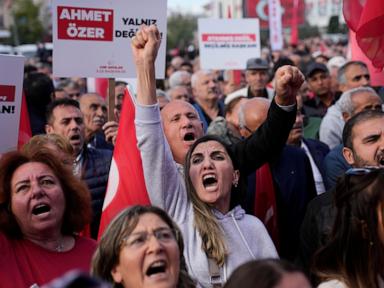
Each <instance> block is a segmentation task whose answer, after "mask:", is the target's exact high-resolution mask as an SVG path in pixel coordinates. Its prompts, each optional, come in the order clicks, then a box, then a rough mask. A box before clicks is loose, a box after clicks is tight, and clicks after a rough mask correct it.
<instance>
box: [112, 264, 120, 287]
mask: <svg viewBox="0 0 384 288" xmlns="http://www.w3.org/2000/svg"><path fill="white" fill-rule="evenodd" d="M111 275H112V278H113V281H114V282H115V283H121V282H122V281H123V276H122V274H121V273H120V266H119V265H116V266H115V267H113V268H112V270H111Z"/></svg>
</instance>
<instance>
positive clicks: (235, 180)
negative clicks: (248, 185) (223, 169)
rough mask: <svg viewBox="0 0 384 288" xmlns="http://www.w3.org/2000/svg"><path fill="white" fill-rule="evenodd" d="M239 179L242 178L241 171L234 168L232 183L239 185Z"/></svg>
mask: <svg viewBox="0 0 384 288" xmlns="http://www.w3.org/2000/svg"><path fill="white" fill-rule="evenodd" d="M239 179H240V171H239V170H234V171H233V179H232V185H233V186H235V187H237V185H239Z"/></svg>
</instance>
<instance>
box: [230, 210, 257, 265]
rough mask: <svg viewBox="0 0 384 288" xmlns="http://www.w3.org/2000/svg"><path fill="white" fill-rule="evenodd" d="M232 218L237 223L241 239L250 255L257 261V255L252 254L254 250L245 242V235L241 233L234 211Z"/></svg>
mask: <svg viewBox="0 0 384 288" xmlns="http://www.w3.org/2000/svg"><path fill="white" fill-rule="evenodd" d="M231 217H232V220H233V222H234V223H235V226H236V228H237V231H239V233H240V236H241V239H243V242H244V244H245V246H246V247H247V249H248V252H249V254H251V256H252V258H253V259H256V257H255V255H254V254H253V253H252V250H251V248H250V247H249V245H248V242H247V240H245V237H244V235H243V233H242V232H241V230H240V227H239V225H238V224H237V221H236V218H235V215H234V214H233V211H232V212H231Z"/></svg>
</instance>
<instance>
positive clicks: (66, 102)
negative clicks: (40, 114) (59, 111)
mask: <svg viewBox="0 0 384 288" xmlns="http://www.w3.org/2000/svg"><path fill="white" fill-rule="evenodd" d="M58 106H73V107H75V108H77V109H79V110H80V104H79V102H77V101H76V100H73V99H71V98H60V99H56V100H54V101H52V102H51V103H50V104H49V105H48V106H47V112H46V118H47V123H50V124H52V121H53V119H52V118H53V110H55V108H56V107H58Z"/></svg>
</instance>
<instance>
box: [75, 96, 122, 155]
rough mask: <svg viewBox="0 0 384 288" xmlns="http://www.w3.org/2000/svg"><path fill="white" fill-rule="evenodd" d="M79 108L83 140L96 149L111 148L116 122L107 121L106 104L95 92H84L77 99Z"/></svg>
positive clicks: (115, 132)
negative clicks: (81, 115)
mask: <svg viewBox="0 0 384 288" xmlns="http://www.w3.org/2000/svg"><path fill="white" fill-rule="evenodd" d="M79 103H80V110H81V112H82V113H83V115H84V126H85V142H86V143H87V145H90V146H91V147H94V148H97V149H110V150H113V145H112V142H114V140H115V139H116V135H117V128H118V124H117V123H116V122H114V121H109V122H107V117H108V116H107V111H108V109H107V104H106V103H105V100H104V99H103V98H102V97H101V96H100V95H99V94H97V93H86V94H83V95H81V97H80V99H79Z"/></svg>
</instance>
